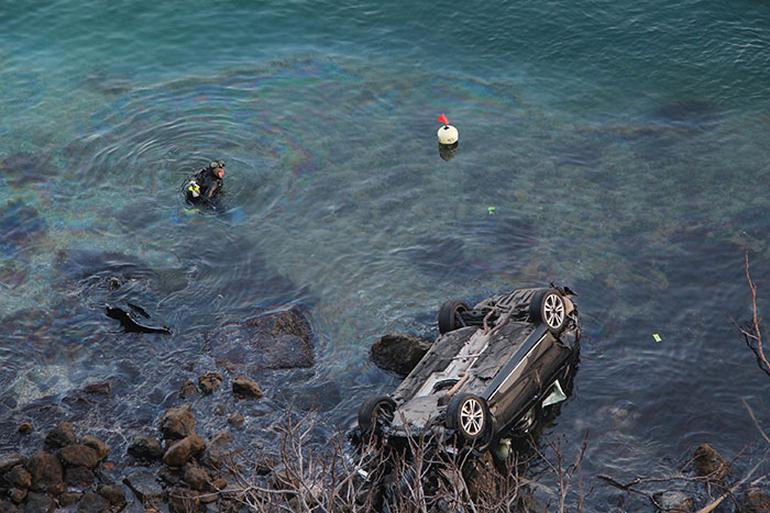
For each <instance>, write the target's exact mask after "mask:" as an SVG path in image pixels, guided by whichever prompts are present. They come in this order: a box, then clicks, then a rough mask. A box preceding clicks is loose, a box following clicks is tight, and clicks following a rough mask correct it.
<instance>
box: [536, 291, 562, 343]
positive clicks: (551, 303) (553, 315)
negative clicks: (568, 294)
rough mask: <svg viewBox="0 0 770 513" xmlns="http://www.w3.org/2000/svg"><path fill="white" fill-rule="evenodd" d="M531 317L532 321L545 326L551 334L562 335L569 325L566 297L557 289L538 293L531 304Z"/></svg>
mask: <svg viewBox="0 0 770 513" xmlns="http://www.w3.org/2000/svg"><path fill="white" fill-rule="evenodd" d="M529 316H530V318H531V319H532V320H534V321H536V322H542V323H543V324H545V325H546V326H547V327H548V330H549V331H550V332H551V333H553V334H555V335H558V334H560V333H561V332H562V331H564V327H565V326H566V325H567V305H566V303H565V302H564V296H562V294H561V292H559V291H558V290H556V289H544V290H541V291H539V292H536V293H535V295H534V296H532V301H531V302H530V304H529Z"/></svg>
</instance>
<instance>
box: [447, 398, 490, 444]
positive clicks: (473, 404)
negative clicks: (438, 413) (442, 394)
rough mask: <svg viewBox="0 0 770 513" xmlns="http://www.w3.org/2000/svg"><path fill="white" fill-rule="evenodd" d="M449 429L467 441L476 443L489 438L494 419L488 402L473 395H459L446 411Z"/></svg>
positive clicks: (450, 402)
mask: <svg viewBox="0 0 770 513" xmlns="http://www.w3.org/2000/svg"><path fill="white" fill-rule="evenodd" d="M446 422H447V427H449V428H450V429H454V430H455V431H457V433H458V434H459V435H460V436H461V437H462V438H463V439H464V440H466V441H469V442H475V441H480V440H482V439H484V438H486V437H487V435H488V434H489V431H490V430H491V424H492V419H491V416H490V414H489V408H487V402H486V401H485V400H484V399H482V398H481V397H479V396H477V395H473V394H457V395H456V396H454V397H453V398H452V400H451V401H449V405H448V406H447V410H446Z"/></svg>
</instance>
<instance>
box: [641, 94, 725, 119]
mask: <svg viewBox="0 0 770 513" xmlns="http://www.w3.org/2000/svg"><path fill="white" fill-rule="evenodd" d="M652 115H653V117H655V118H657V119H660V120H662V121H665V122H668V123H675V124H690V125H702V124H706V123H711V122H714V121H716V120H717V119H718V117H719V109H718V108H717V106H716V105H715V104H713V103H711V102H708V101H706V100H700V99H688V100H674V101H672V102H669V103H665V104H663V105H661V106H659V107H658V108H656V109H655V110H654V111H653V112H652Z"/></svg>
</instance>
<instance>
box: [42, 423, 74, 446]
mask: <svg viewBox="0 0 770 513" xmlns="http://www.w3.org/2000/svg"><path fill="white" fill-rule="evenodd" d="M77 441H78V437H77V435H75V430H74V429H73V427H72V424H70V423H69V422H62V423H61V424H59V425H58V426H56V427H55V428H53V429H52V430H51V431H49V432H48V435H46V437H45V443H46V444H47V445H49V446H51V447H56V448H58V447H66V446H68V445H73V444H76V443H77Z"/></svg>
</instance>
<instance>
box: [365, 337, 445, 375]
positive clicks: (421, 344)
mask: <svg viewBox="0 0 770 513" xmlns="http://www.w3.org/2000/svg"><path fill="white" fill-rule="evenodd" d="M430 346H431V344H430V342H428V341H426V340H423V339H421V338H418V337H415V336H413V335H403V334H390V335H385V336H384V337H382V338H381V339H380V340H378V341H377V342H375V343H374V345H373V346H372V351H371V357H372V361H373V362H374V364H375V365H377V366H378V367H380V368H381V369H385V370H389V371H393V372H395V373H396V374H399V375H401V376H406V375H407V374H409V373H410V372H411V371H412V369H413V368H414V367H415V366H416V365H417V362H419V361H420V360H421V359H422V357H423V356H424V355H425V353H426V352H427V351H428V349H430Z"/></svg>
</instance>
